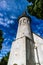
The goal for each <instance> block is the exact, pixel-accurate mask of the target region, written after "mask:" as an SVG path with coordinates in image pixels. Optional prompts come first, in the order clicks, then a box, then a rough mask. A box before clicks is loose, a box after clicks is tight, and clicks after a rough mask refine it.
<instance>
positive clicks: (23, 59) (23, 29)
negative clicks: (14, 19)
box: [8, 15, 35, 65]
mask: <svg viewBox="0 0 43 65" xmlns="http://www.w3.org/2000/svg"><path fill="white" fill-rule="evenodd" d="M18 22H19V24H18V31H17V37H16V40H15V41H14V42H13V43H12V47H11V52H10V56H9V60H8V65H35V59H34V40H33V35H32V32H31V28H30V17H27V16H25V15H23V16H21V17H20V18H19V21H18Z"/></svg>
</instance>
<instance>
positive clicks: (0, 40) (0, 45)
mask: <svg viewBox="0 0 43 65" xmlns="http://www.w3.org/2000/svg"><path fill="white" fill-rule="evenodd" d="M2 35H3V32H2V30H0V49H1V48H2V42H3V40H4V39H3V37H2Z"/></svg>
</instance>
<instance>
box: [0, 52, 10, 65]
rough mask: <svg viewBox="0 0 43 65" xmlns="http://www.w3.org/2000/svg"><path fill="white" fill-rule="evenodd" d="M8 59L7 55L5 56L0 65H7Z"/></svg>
mask: <svg viewBox="0 0 43 65" xmlns="http://www.w3.org/2000/svg"><path fill="white" fill-rule="evenodd" d="M8 58H9V53H8V54H7V56H5V57H3V58H2V60H1V61H0V65H7V63H8Z"/></svg>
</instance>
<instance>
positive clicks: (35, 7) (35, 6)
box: [27, 0, 43, 19]
mask: <svg viewBox="0 0 43 65" xmlns="http://www.w3.org/2000/svg"><path fill="white" fill-rule="evenodd" d="M28 1H29V2H32V5H30V6H28V7H27V9H28V12H29V13H30V14H31V15H34V16H36V17H37V18H41V19H43V0H28Z"/></svg>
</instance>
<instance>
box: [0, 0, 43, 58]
mask: <svg viewBox="0 0 43 65" xmlns="http://www.w3.org/2000/svg"><path fill="white" fill-rule="evenodd" d="M27 5H30V3H28V2H27V1H26V0H0V29H1V30H2V31H3V37H4V41H3V44H2V46H3V47H2V50H0V51H1V52H0V58H2V57H3V56H5V55H7V53H8V52H9V51H10V48H11V44H12V41H13V40H15V38H16V33H17V27H18V17H19V16H20V15H21V14H22V13H23V12H24V11H25V10H26V7H27ZM28 15H29V14H28ZM30 17H31V20H32V21H31V28H32V32H34V33H35V34H37V35H39V36H40V37H43V20H41V19H37V18H36V17H35V16H31V15H30Z"/></svg>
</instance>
